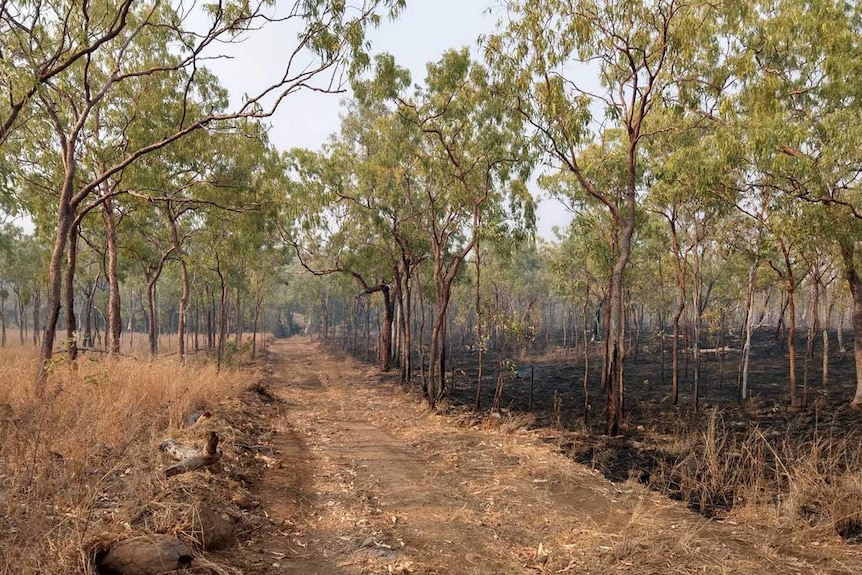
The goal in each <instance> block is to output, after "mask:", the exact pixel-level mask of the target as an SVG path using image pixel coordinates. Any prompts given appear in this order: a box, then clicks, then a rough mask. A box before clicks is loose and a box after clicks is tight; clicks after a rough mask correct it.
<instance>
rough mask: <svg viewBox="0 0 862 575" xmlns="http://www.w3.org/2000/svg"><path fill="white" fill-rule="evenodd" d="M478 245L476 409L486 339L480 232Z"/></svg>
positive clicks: (478, 400)
mask: <svg viewBox="0 0 862 575" xmlns="http://www.w3.org/2000/svg"><path fill="white" fill-rule="evenodd" d="M477 218H478V215H477V217H476V218H474V221H473V227H474V229H478V228H479V226H478V221H477ZM474 233H475V232H474ZM475 243H476V245H475V247H474V249H475V250H476V361H477V363H478V366H477V368H476V411H479V409H481V407H482V377H483V374H482V360H483V359H484V358H485V349H484V347H485V341H484V334H483V333H482V327H483V326H482V324H483V320H484V314H483V313H482V291H481V279H482V265H481V264H482V253H481V251H480V245H479V243H480V240H479V237H478V234H477V236H476V241H475Z"/></svg>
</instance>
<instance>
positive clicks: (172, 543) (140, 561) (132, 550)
mask: <svg viewBox="0 0 862 575" xmlns="http://www.w3.org/2000/svg"><path fill="white" fill-rule="evenodd" d="M192 559H193V555H192V552H191V550H190V549H189V548H188V547H187V546H186V544H185V543H183V542H182V541H180V540H179V539H177V538H176V537H171V536H170V535H147V536H143V537H133V538H132V539H126V540H125V541H120V542H118V543H115V544H113V545H112V546H111V548H110V549H109V550H108V552H107V553H106V554H105V555H104V557H102V558H100V559H99V560H98V561H97V563H98V566H97V568H98V572H99V573H102V574H103V575H161V574H163V573H172V572H174V571H176V570H178V569H184V568H186V567H188V566H189V565H191V562H192Z"/></svg>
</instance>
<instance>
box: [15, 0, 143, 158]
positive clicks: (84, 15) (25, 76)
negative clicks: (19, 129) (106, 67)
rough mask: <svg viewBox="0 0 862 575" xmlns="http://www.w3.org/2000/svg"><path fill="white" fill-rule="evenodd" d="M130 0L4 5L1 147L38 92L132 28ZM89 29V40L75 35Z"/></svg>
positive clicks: (29, 1) (21, 1)
mask: <svg viewBox="0 0 862 575" xmlns="http://www.w3.org/2000/svg"><path fill="white" fill-rule="evenodd" d="M132 4H133V1H132V0H122V1H120V2H113V3H106V4H104V5H101V6H98V7H95V6H92V5H91V4H90V3H88V2H60V1H48V2H45V1H34V0H19V1H11V0H9V1H4V2H2V3H0V38H3V43H2V53H3V57H2V66H0V89H2V91H3V93H4V98H2V101H3V103H2V104H0V146H3V145H4V144H5V143H6V141H7V140H8V139H9V137H10V134H11V132H12V130H13V129H14V128H15V127H16V125H18V124H19V123H20V122H19V117H20V116H21V113H22V112H25V114H24V116H25V120H24V121H26V116H27V113H26V112H29V105H30V103H31V101H32V100H33V99H35V98H36V96H37V93H38V91H39V89H40V87H41V86H42V85H43V84H46V83H48V82H50V81H51V80H52V79H53V78H55V77H56V76H58V75H60V74H62V73H64V72H65V71H66V70H68V69H69V68H70V67H72V66H74V65H76V63H78V62H80V61H82V60H86V59H88V58H93V57H95V56H96V54H97V53H98V52H99V50H100V49H102V47H103V46H104V45H105V44H107V43H110V42H111V41H112V40H114V39H115V38H116V37H117V36H118V35H119V34H120V33H121V32H123V31H124V30H125V29H126V28H127V27H128V26H129V25H130V22H129V12H130V10H131V8H132ZM83 27H85V28H86V30H87V34H86V35H78V34H76V33H75V32H76V31H77V30H80V29H82V28H83Z"/></svg>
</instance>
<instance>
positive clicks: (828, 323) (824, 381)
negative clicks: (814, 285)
mask: <svg viewBox="0 0 862 575" xmlns="http://www.w3.org/2000/svg"><path fill="white" fill-rule="evenodd" d="M830 283H831V282H830ZM821 286H822V291H823V308H824V316H825V317H824V318H823V324H822V330H823V335H822V337H823V370H822V374H821V375H822V377H821V379H820V386H821V387H822V388H823V389H824V390H825V389H826V387H827V386H828V385H829V328H830V327H832V305H833V302H834V298H833V299H829V291H828V285H827V284H821Z"/></svg>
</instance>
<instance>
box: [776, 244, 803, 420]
mask: <svg viewBox="0 0 862 575" xmlns="http://www.w3.org/2000/svg"><path fill="white" fill-rule="evenodd" d="M778 243H779V246H780V247H781V253H782V255H783V256H784V268H785V273H786V276H785V281H786V283H787V314H788V316H789V318H788V326H787V354H788V358H789V363H790V374H789V377H788V382H787V385H788V392H789V394H790V405H791V406H792V407H796V406H797V405H798V403H799V400H798V398H797V394H796V348H795V345H794V344H795V341H796V298H795V291H796V278H795V277H794V276H793V264H792V262H791V261H790V250H789V249H788V248H787V246H786V244H785V243H784V240H782V239H779V241H778Z"/></svg>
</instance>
